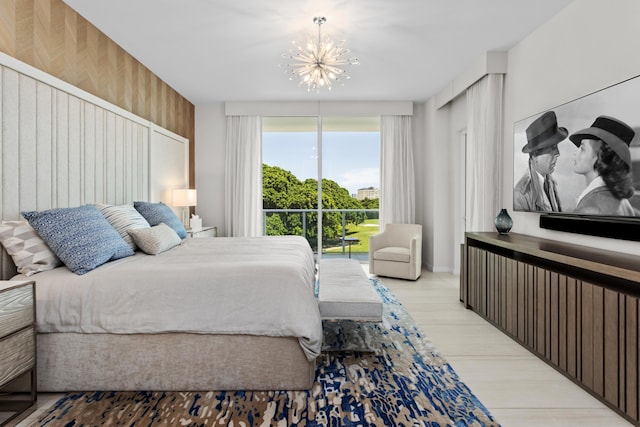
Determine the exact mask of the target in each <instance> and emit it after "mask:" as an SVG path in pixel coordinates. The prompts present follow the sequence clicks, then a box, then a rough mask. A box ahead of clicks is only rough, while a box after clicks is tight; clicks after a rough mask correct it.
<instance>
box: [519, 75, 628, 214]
mask: <svg viewBox="0 0 640 427" xmlns="http://www.w3.org/2000/svg"><path fill="white" fill-rule="evenodd" d="M639 100H640V77H635V78H633V79H629V80H626V81H624V82H621V83H618V84H616V85H614V86H610V87H608V88H606V89H602V90H600V91H597V92H594V93H592V94H589V95H587V96H584V97H582V98H579V99H576V100H574V101H571V102H568V103H566V104H563V105H560V106H558V107H555V108H553V109H550V110H548V111H544V112H542V113H540V114H536V115H534V116H531V117H528V118H526V119H523V120H520V121H518V122H516V123H515V124H514V150H513V151H514V154H513V156H514V161H513V165H514V178H513V179H514V187H513V188H514V190H513V192H514V193H513V209H514V210H515V211H520V212H548V213H562V214H575V215H581V216H598V217H620V218H640V109H639Z"/></svg>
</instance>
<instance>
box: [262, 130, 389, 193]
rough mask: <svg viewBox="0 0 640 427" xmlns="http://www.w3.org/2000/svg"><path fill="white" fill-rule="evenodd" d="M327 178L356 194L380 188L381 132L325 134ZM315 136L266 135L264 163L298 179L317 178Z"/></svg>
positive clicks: (263, 144)
mask: <svg viewBox="0 0 640 427" xmlns="http://www.w3.org/2000/svg"><path fill="white" fill-rule="evenodd" d="M322 147H323V156H322V168H323V178H328V179H332V180H334V181H336V182H337V183H338V184H340V185H341V186H342V187H344V188H346V189H348V190H349V193H350V194H355V193H356V192H357V191H358V188H365V187H376V188H380V134H379V132H324V133H323V135H322ZM317 157H318V153H317V136H316V133H315V132H265V133H263V135H262V162H263V163H266V164H268V165H270V166H279V167H281V168H283V169H285V170H288V171H291V173H293V174H294V175H295V176H296V177H297V178H298V179H300V180H301V181H302V180H305V179H307V178H314V179H315V178H317V177H318V173H317V170H318V169H317Z"/></svg>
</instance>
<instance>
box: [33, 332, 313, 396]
mask: <svg viewBox="0 0 640 427" xmlns="http://www.w3.org/2000/svg"><path fill="white" fill-rule="evenodd" d="M37 356H38V357H37V368H38V370H37V380H38V391H39V392H62V391H94V390H104V391H106V390H109V391H112V390H113V391H115V390H119V391H120V390H122V391H124V390H148V391H162V390H167V391H170V390H172V391H210V390H308V389H310V388H311V386H312V384H313V381H314V376H315V362H314V361H309V360H307V358H306V356H305V354H304V352H303V351H302V349H301V347H300V343H299V342H298V339H297V338H293V337H266V336H254V335H206V334H187V333H164V334H132V335H118V334H77V333H50V334H38V337H37Z"/></svg>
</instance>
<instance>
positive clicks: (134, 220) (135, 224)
mask: <svg viewBox="0 0 640 427" xmlns="http://www.w3.org/2000/svg"><path fill="white" fill-rule="evenodd" d="M95 206H96V207H97V208H98V210H99V211H100V213H101V214H102V215H103V216H104V217H105V218H106V219H107V221H108V222H109V224H111V226H112V227H113V228H115V229H116V231H117V232H118V234H120V236H122V238H123V239H124V241H125V242H127V244H128V245H129V246H131V249H133V250H134V251H135V250H136V249H138V247H137V246H136V244H135V242H134V241H133V239H132V238H131V236H130V235H129V233H128V231H129V230H136V229H139V228H149V227H151V226H150V225H149V223H148V222H147V220H146V219H144V217H143V216H142V215H140V212H138V211H137V210H136V209H135V208H134V207H133V206H132V205H131V206H130V205H117V206H114V205H105V204H102V203H97V204H96V205H95Z"/></svg>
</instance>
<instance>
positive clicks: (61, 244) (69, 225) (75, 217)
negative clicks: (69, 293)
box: [22, 205, 133, 274]
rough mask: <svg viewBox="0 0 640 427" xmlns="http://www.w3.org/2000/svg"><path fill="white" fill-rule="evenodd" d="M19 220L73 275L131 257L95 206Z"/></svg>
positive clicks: (26, 214)
mask: <svg viewBox="0 0 640 427" xmlns="http://www.w3.org/2000/svg"><path fill="white" fill-rule="evenodd" d="M22 216H23V217H24V218H25V219H26V220H27V221H29V224H31V227H33V229H34V230H36V232H37V233H38V235H40V237H41V238H42V240H44V241H45V243H46V244H47V245H48V246H49V248H51V250H52V251H53V252H54V253H55V254H56V255H57V256H58V258H60V260H61V261H62V262H63V263H64V264H65V265H66V266H67V267H68V268H69V270H71V271H73V272H74V273H76V274H85V273H88V272H89V271H91V270H93V269H94V268H96V267H98V266H100V265H102V264H104V263H105V262H107V261H111V260H115V259H119V258H124V257H127V256H130V255H133V250H132V249H131V247H130V246H129V245H128V244H127V242H125V241H124V239H123V238H122V237H121V236H120V234H118V232H117V231H116V230H115V228H113V227H112V226H111V224H109V222H108V221H107V220H106V219H105V217H104V216H102V214H101V213H100V211H99V210H98V209H97V208H96V207H95V206H91V205H84V206H80V207H77V208H57V209H50V210H46V211H42V212H36V211H31V212H22Z"/></svg>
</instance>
